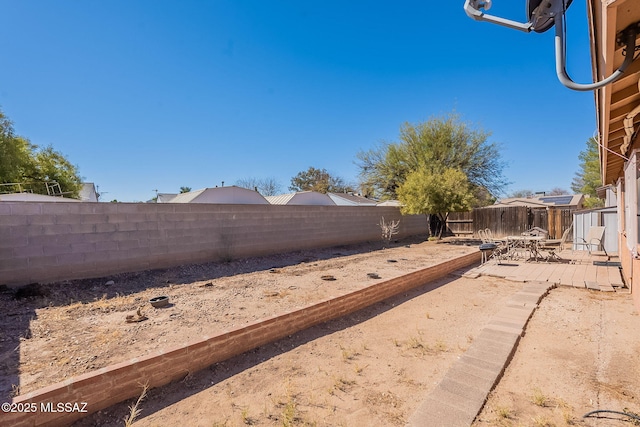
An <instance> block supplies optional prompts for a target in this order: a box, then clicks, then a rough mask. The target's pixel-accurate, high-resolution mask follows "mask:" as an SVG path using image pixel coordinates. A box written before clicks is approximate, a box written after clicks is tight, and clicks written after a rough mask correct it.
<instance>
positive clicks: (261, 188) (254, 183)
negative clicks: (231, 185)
mask: <svg viewBox="0 0 640 427" xmlns="http://www.w3.org/2000/svg"><path fill="white" fill-rule="evenodd" d="M236 185H237V186H238V187H242V188H248V189H249V190H256V191H257V192H258V193H260V194H262V195H263V196H275V195H277V194H279V193H280V189H281V188H282V185H280V183H279V182H278V181H277V180H276V179H275V178H273V177H269V178H262V179H260V178H253V177H251V178H243V179H239V180H237V181H236Z"/></svg>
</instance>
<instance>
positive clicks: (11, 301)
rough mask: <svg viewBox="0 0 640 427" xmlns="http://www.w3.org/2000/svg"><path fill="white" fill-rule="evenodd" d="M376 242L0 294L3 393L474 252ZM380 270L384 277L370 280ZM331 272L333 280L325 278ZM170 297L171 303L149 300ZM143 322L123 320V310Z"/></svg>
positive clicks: (30, 387) (17, 391)
mask: <svg viewBox="0 0 640 427" xmlns="http://www.w3.org/2000/svg"><path fill="white" fill-rule="evenodd" d="M392 246H395V247H390V248H389V249H382V245H381V244H378V243H374V244H368V245H357V246H351V247H339V248H330V249H324V250H314V251H304V252H296V253H290V254H286V255H279V256H271V257H262V258H251V259H245V260H237V261H232V262H227V263H210V264H203V265H194V266H185V267H181V268H174V269H168V270H164V271H157V270H156V271H147V272H142V273H135V274H123V275H118V276H114V277H107V278H103V279H97V280H79V281H71V282H65V283H55V284H50V285H33V286H28V287H25V288H22V289H20V290H19V291H18V292H17V293H16V292H15V291H14V290H12V289H6V288H4V289H2V292H0V304H1V305H2V307H3V310H1V311H0V322H2V325H3V328H2V330H0V346H1V347H0V378H1V379H2V381H1V382H0V392H1V393H2V396H4V397H5V399H3V401H5V400H6V398H8V397H9V395H17V394H24V393H26V392H29V391H33V390H36V389H38V388H40V387H43V386H47V385H51V384H53V383H55V382H59V381H62V380H64V379H66V378H69V377H71V376H73V375H77V374H82V373H85V372H87V371H91V370H95V369H98V368H101V367H104V366H108V365H111V364H114V363H117V362H121V361H124V360H127V359H130V358H133V357H137V356H142V355H145V354H148V353H150V352H152V351H154V350H158V349H162V348H170V347H174V346H177V345H180V344H182V343H184V342H185V341H188V340H189V339H190V337H196V338H197V337H200V336H202V335H214V334H216V333H217V332H221V331H223V330H227V329H230V328H233V327H238V326H242V325H243V324H246V323H249V322H251V321H254V320H256V319H260V318H264V317H268V316H272V315H275V314H278V313H280V312H283V311H286V310H290V309H292V308H296V307H302V306H304V305H308V304H310V303H312V302H315V301H318V300H321V299H324V298H326V297H328V296H329V295H339V294H342V293H346V292H349V291H353V290H356V289H359V288H362V287H364V286H367V285H370V284H371V283H372V281H374V280H384V279H390V278H393V277H397V276H400V275H403V274H406V273H409V272H412V271H416V270H418V269H421V268H424V267H427V266H430V265H433V264H435V263H438V262H441V261H444V260H446V259H448V258H451V257H456V256H459V255H462V254H465V253H469V252H470V251H474V250H477V248H476V247H475V246H473V247H469V246H464V245H446V244H445V245H442V244H440V245H436V244H435V243H425V242H423V243H420V242H419V241H407V242H402V243H401V244H395V245H392ZM367 273H376V274H378V276H379V277H380V279H371V278H369V277H368V276H367ZM325 275H332V276H334V277H335V279H336V280H334V281H326V280H322V278H321V277H322V276H325ZM161 295H166V296H168V297H169V301H170V303H171V304H170V306H169V307H167V308H161V309H156V308H153V307H152V306H151V305H150V304H149V303H148V301H149V299H150V298H153V297H156V296H161ZM140 307H142V310H141V314H143V315H144V316H146V317H148V319H147V320H145V321H142V322H136V323H127V322H126V318H127V316H131V315H134V316H135V315H136V311H137V309H138V308H140Z"/></svg>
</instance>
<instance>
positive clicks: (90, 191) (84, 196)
mask: <svg viewBox="0 0 640 427" xmlns="http://www.w3.org/2000/svg"><path fill="white" fill-rule="evenodd" d="M79 196H80V201H82V202H97V201H98V193H96V186H95V184H94V183H93V182H83V183H82V187H81V188H80V193H79Z"/></svg>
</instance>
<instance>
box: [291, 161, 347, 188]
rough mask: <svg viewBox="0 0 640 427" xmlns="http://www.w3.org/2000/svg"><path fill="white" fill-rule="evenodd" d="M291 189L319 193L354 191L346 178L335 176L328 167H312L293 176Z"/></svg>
mask: <svg viewBox="0 0 640 427" xmlns="http://www.w3.org/2000/svg"><path fill="white" fill-rule="evenodd" d="M289 190H291V191H317V192H319V193H344V192H346V191H353V189H352V188H351V187H350V186H349V185H347V184H346V183H345V181H344V179H342V178H340V177H338V176H333V175H331V174H330V173H329V172H327V170H326V169H316V168H314V167H310V168H309V169H307V170H306V171H302V172H299V173H298V174H297V175H296V176H294V177H293V178H291V185H290V186H289Z"/></svg>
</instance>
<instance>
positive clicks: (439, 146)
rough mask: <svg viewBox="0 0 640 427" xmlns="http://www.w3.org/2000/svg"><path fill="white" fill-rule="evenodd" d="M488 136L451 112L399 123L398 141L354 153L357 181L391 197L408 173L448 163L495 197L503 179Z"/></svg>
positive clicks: (447, 164)
mask: <svg viewBox="0 0 640 427" xmlns="http://www.w3.org/2000/svg"><path fill="white" fill-rule="evenodd" d="M488 137H489V133H486V132H483V131H479V130H474V129H472V128H471V126H470V125H469V124H467V123H464V122H462V121H461V120H460V118H459V117H458V115H457V114H453V113H452V114H449V115H448V116H445V117H442V118H432V119H430V120H428V121H426V122H422V123H418V124H417V125H412V124H410V123H405V124H404V125H403V126H402V127H401V129H400V141H399V142H396V143H384V144H382V145H380V146H378V147H376V148H373V149H371V150H369V151H364V152H360V153H358V160H359V161H358V162H357V164H358V166H359V168H360V180H361V183H362V185H363V186H364V187H367V188H369V187H370V188H374V189H375V192H376V196H377V197H380V198H383V199H394V198H397V197H396V196H397V194H396V192H397V189H398V188H399V187H400V186H401V185H402V184H403V183H404V181H405V180H406V178H407V176H408V175H409V174H410V173H412V172H415V171H417V170H420V169H423V168H426V169H427V170H432V171H437V170H444V169H445V168H454V169H459V170H460V171H462V172H463V173H464V174H465V176H466V177H467V179H468V181H469V183H470V185H471V186H473V187H482V188H484V189H486V190H487V191H488V192H489V193H490V195H491V196H493V197H496V196H498V195H499V194H500V193H501V192H502V190H503V189H504V187H505V186H506V184H507V182H506V180H505V179H504V177H503V175H502V171H503V169H504V164H503V163H502V161H501V160H500V151H499V149H498V148H499V147H498V145H497V144H495V143H489V142H488V141H487V139H488Z"/></svg>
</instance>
